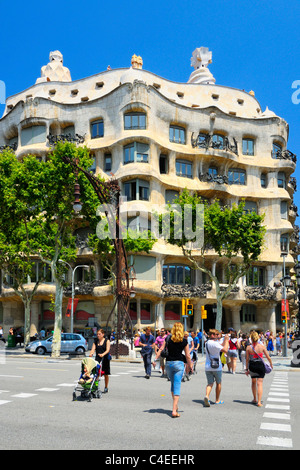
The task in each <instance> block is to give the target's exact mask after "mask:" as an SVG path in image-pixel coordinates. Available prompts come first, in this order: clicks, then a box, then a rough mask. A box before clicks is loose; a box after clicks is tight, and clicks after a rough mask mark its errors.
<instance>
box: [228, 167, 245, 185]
mask: <svg viewBox="0 0 300 470" xmlns="http://www.w3.org/2000/svg"><path fill="white" fill-rule="evenodd" d="M228 183H229V184H242V185H243V184H246V172H245V170H241V169H240V168H234V169H232V170H228Z"/></svg>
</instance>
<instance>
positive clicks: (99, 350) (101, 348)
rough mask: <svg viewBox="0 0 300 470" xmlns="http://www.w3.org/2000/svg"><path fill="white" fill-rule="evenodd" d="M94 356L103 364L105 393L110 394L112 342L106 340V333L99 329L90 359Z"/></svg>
mask: <svg viewBox="0 0 300 470" xmlns="http://www.w3.org/2000/svg"><path fill="white" fill-rule="evenodd" d="M94 354H96V356H95V360H96V361H98V362H99V363H101V364H102V371H103V372H104V382H105V385H104V387H105V388H104V392H103V393H107V392H108V383H109V376H110V359H111V355H110V341H109V339H107V338H105V331H104V330H102V329H99V330H98V331H97V338H95V340H94V344H93V346H92V349H91V352H90V357H92V356H93V355H94Z"/></svg>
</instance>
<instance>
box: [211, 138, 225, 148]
mask: <svg viewBox="0 0 300 470" xmlns="http://www.w3.org/2000/svg"><path fill="white" fill-rule="evenodd" d="M212 141H213V147H214V148H216V149H221V150H222V149H223V148H224V136H223V135H220V134H214V135H213V136H212Z"/></svg>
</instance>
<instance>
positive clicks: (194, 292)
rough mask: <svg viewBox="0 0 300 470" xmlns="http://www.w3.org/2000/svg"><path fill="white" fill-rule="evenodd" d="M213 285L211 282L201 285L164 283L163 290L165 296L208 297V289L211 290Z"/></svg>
mask: <svg viewBox="0 0 300 470" xmlns="http://www.w3.org/2000/svg"><path fill="white" fill-rule="evenodd" d="M211 289H212V286H211V284H210V283H206V284H201V285H200V286H192V285H191V284H185V285H181V284H180V285H175V284H162V286H161V290H162V292H163V294H164V297H182V298H190V297H202V298H206V293H207V291H210V290H211Z"/></svg>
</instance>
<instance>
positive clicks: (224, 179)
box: [199, 173, 228, 184]
mask: <svg viewBox="0 0 300 470" xmlns="http://www.w3.org/2000/svg"><path fill="white" fill-rule="evenodd" d="M199 180H200V181H203V182H205V183H218V184H228V176H226V175H212V174H210V173H204V174H202V173H201V174H200V175H199Z"/></svg>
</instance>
